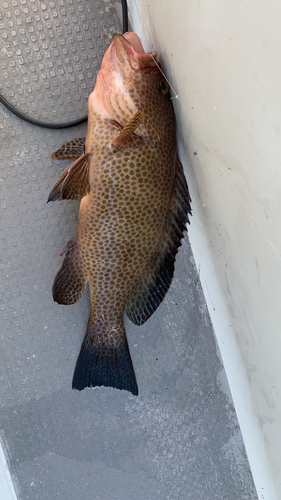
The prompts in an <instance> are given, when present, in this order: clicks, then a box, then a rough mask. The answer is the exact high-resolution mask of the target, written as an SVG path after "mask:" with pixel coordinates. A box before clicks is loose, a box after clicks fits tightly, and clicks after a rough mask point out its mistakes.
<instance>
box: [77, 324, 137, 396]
mask: <svg viewBox="0 0 281 500" xmlns="http://www.w3.org/2000/svg"><path fill="white" fill-rule="evenodd" d="M89 323H90V322H89ZM94 330H95V327H94V326H93V327H92V328H90V335H89V325H88V331H87V334H86V337H85V339H84V342H83V344H82V347H81V351H80V354H79V356H78V359H77V362H76V367H75V371H74V375H73V380H72V389H77V390H78V391H82V390H83V389H85V387H99V386H102V385H103V386H105V387H115V388H116V389H123V390H125V391H130V392H131V393H132V394H134V395H135V396H137V395H138V385H137V381H136V376H135V372H134V367H133V363H132V360H131V356H130V352H129V348H128V343H127V339H126V336H125V329H124V326H123V329H122V331H121V332H120V334H119V335H118V337H117V340H118V341H117V342H116V338H115V339H114V340H115V341H114V343H113V342H112V341H110V338H112V334H110V332H109V331H108V332H107V335H103V336H102V337H101V335H100V329H97V331H96V332H95V331H94ZM95 333H96V335H95Z"/></svg>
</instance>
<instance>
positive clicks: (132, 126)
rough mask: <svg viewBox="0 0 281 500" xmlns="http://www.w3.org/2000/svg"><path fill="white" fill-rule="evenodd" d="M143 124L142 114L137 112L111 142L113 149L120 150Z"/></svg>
mask: <svg viewBox="0 0 281 500" xmlns="http://www.w3.org/2000/svg"><path fill="white" fill-rule="evenodd" d="M142 122H143V112H142V111H137V113H136V114H135V116H134V117H133V118H132V119H131V120H130V121H129V123H127V125H125V127H124V128H123V130H121V132H119V134H118V135H117V136H116V137H115V138H114V139H113V141H112V142H111V145H112V148H113V149H120V148H122V146H126V144H128V142H129V140H130V139H131V137H132V135H133V134H134V132H135V131H136V130H137V128H138V127H139V126H140V125H141V124H142Z"/></svg>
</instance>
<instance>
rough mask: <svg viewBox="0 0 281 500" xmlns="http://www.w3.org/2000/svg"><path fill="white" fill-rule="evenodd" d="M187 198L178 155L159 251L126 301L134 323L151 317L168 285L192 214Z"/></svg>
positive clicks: (127, 311)
mask: <svg viewBox="0 0 281 500" xmlns="http://www.w3.org/2000/svg"><path fill="white" fill-rule="evenodd" d="M190 202H191V199H190V195H189V191H188V187H187V183H186V179H185V176H184V172H183V168H182V164H181V162H180V160H179V159H177V163H176V173H175V179H174V186H173V191H172V197H171V200H170V208H169V212H168V214H167V220H166V224H165V227H164V231H163V235H162V239H161V244H160V246H159V249H158V253H157V255H156V257H155V259H154V261H153V263H152V265H151V268H150V269H149V270H148V272H147V274H146V276H145V277H144V279H143V280H142V281H141V283H140V284H139V286H138V288H137V289H136V291H135V293H134V294H133V295H132V297H131V298H130V300H129V302H128V304H127V305H126V313H127V315H128V317H129V319H130V320H131V321H132V322H133V323H135V324H136V325H142V324H143V323H145V321H147V320H148V319H149V318H150V316H151V315H152V314H153V313H154V311H155V310H156V309H157V307H158V306H159V305H160V303H161V302H162V300H163V299H164V297H165V295H166V293H167V291H168V289H169V287H170V284H171V282H172V279H173V274H174V265H175V264H174V263H175V259H176V254H177V252H178V248H179V247H180V245H181V239H182V238H183V233H184V231H185V230H186V223H187V222H188V223H189V215H191V206H190Z"/></svg>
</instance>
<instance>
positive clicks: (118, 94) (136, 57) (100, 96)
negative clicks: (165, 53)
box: [89, 32, 172, 139]
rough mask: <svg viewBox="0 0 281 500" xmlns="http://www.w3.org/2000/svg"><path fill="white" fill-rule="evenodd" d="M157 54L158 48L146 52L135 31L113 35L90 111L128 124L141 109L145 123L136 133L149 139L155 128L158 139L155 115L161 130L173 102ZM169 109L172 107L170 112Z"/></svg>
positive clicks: (123, 124)
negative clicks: (154, 120) (154, 121)
mask: <svg viewBox="0 0 281 500" xmlns="http://www.w3.org/2000/svg"><path fill="white" fill-rule="evenodd" d="M156 57H157V53H156V52H155V51H153V52H150V53H145V51H144V49H143V46H142V43H141V41H140V39H139V37H138V35H137V34H136V33H133V32H128V33H125V35H124V36H123V35H114V36H113V38H112V42H111V44H110V46H109V48H108V49H107V51H106V53H105V55H104V58H103V61H102V65H101V69H100V71H99V73H98V76H97V81H96V85H95V89H94V91H93V93H92V94H91V96H90V99H89V114H90V112H91V109H92V110H93V111H94V113H97V114H99V115H100V116H101V117H103V118H107V119H111V120H114V121H116V122H117V123H119V124H120V125H121V126H125V125H126V124H127V123H129V121H130V120H131V119H132V118H133V117H134V116H135V114H136V113H137V112H138V111H142V112H143V115H144V123H142V124H140V125H139V127H138V128H137V130H136V132H135V133H136V134H137V135H139V136H141V137H143V138H144V139H148V138H149V137H151V133H150V132H151V131H152V130H153V133H154V135H155V134H156V135H155V137H154V139H157V137H158V136H159V130H158V132H155V124H154V123H152V121H153V118H155V119H158V125H157V127H158V129H159V127H160V128H161V127H162V126H164V125H165V121H167V120H170V119H171V113H172V111H171V110H172V104H171V102H170V99H169V86H168V83H167V82H166V80H165V78H164V77H163V74H162V72H161V70H160V66H159V64H158V63H157V61H156ZM167 108H168V109H169V110H170V113H168V114H167ZM162 111H163V113H162ZM161 115H162V117H163V120H162V117H161V120H162V121H161V123H159V117H160V116H161ZM165 117H166V118H165ZM149 124H150V126H149ZM149 129H150V130H149Z"/></svg>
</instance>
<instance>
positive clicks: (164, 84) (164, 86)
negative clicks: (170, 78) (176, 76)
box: [159, 80, 170, 94]
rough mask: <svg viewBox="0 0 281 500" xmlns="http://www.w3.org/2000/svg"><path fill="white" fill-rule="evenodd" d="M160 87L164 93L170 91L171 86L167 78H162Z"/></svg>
mask: <svg viewBox="0 0 281 500" xmlns="http://www.w3.org/2000/svg"><path fill="white" fill-rule="evenodd" d="M159 89H160V90H161V92H162V94H167V93H168V92H169V89H170V87H169V85H168V83H167V82H166V80H161V82H160V83H159Z"/></svg>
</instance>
